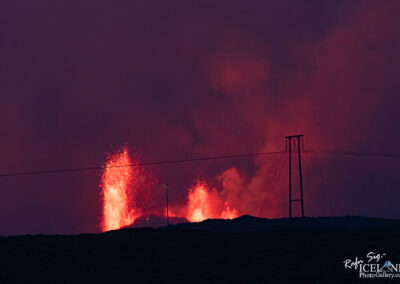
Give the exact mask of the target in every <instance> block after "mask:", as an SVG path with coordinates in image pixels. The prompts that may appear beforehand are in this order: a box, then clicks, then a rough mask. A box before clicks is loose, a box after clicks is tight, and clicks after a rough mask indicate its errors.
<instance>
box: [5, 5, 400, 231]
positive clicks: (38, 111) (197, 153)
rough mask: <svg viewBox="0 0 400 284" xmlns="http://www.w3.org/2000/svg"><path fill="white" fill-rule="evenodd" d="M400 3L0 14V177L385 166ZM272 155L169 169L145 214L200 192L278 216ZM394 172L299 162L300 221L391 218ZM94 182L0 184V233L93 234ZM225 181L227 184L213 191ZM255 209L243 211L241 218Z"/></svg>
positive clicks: (283, 193) (248, 166) (389, 161)
mask: <svg viewBox="0 0 400 284" xmlns="http://www.w3.org/2000/svg"><path fill="white" fill-rule="evenodd" d="M399 11H400V2H399V1H396V0H393V1H389V0H386V1H320V0H315V1H310V0H303V1H300V0H293V1H285V0H284V1H250V2H248V1H127V0H126V1H103V0H96V1H94V0H93V1H88V0H80V1H50V0H48V1H45V0H37V1H29V0H25V1H21V0H10V1H2V2H1V4H0V42H1V44H0V56H1V61H0V118H1V119H0V129H1V130H2V135H1V138H0V172H1V173H7V172H14V171H30V170H41V169H52V168H68V167H85V166H93V165H99V164H102V163H103V162H104V160H105V156H106V153H108V152H112V151H114V150H116V149H118V148H120V147H121V146H123V145H124V143H127V144H128V145H129V147H130V149H131V151H132V152H137V153H138V154H139V155H140V157H141V159H142V160H143V161H159V160H171V159H172V160H173V159H180V158H191V157H202V156H214V155H221V154H222V155H223V154H236V153H249V152H250V153H253V152H258V151H271V150H272V151H276V150H282V149H283V148H284V136H285V135H290V134H297V133H300V132H301V133H304V135H305V139H304V142H305V148H306V149H314V150H316V151H317V150H320V151H322V150H343V151H368V152H387V153H396V152H400V151H399V149H398V148H399V145H400V134H399V123H398V105H399V103H400V99H399V92H400V80H399V78H398V76H399V75H398V74H399V71H398V70H399V66H400V55H399V50H400V29H399V27H400V17H399ZM284 159H285V161H286V159H287V157H286V156H285V157H284ZM277 163H278V158H277V157H272V158H260V159H255V160H252V159H247V160H231V161H219V162H203V163H196V164H190V165H188V164H185V165H179V166H176V165H170V166H164V167H160V168H153V169H151V170H150V171H151V173H152V174H153V176H154V179H155V180H156V181H157V182H156V183H155V185H154V186H153V187H152V188H149V191H151V192H152V193H151V200H149V201H148V202H147V204H146V205H142V206H147V207H148V208H159V207H160V206H162V204H163V192H162V191H161V187H160V184H161V183H163V182H168V183H169V184H170V185H171V186H170V188H171V199H172V201H171V202H173V203H174V202H175V203H180V202H184V200H185V196H186V188H187V186H190V185H191V184H193V182H194V181H195V180H196V178H204V179H207V180H209V181H210V182H211V183H215V186H216V187H217V188H219V189H220V190H221V191H223V192H226V190H230V189H231V190H232V192H233V191H234V192H236V193H237V194H238V195H237V196H235V198H238V196H242V195H243V194H245V195H246V196H245V197H243V198H242V200H243V202H244V203H246V204H245V205H243V208H242V210H241V213H247V214H253V215H256V213H257V212H258V211H259V210H258V208H259V207H260V206H264V207H265V210H263V213H262V214H261V215H262V216H264V217H285V216H286V214H287V204H286V198H287V173H286V171H287V165H286V166H282V167H283V168H282V169H283V170H282V172H283V173H282V175H281V176H280V179H279V180H278V182H277V185H276V186H275V188H274V191H273V192H270V193H268V194H269V195H267V196H266V197H265V198H266V202H265V203H264V204H257V202H259V200H261V199H263V198H264V194H265V193H264V192H265V191H266V190H267V188H268V185H269V182H270V180H271V178H273V174H272V173H273V169H274V167H276V165H277ZM399 172H400V159H396V158H386V159H385V158H374V157H370V158H363V157H342V156H317V155H311V154H309V155H307V154H305V157H304V185H305V198H306V202H305V208H306V215H308V216H320V215H367V216H376V217H390V218H400V211H399V210H398V208H399V201H400V191H399V186H400V181H399ZM100 174H101V173H100V172H96V171H94V172H84V173H74V174H59V175H43V176H25V177H9V178H0V224H1V225H0V234H21V233H78V232H96V231H98V230H99V218H100V215H101V200H100V189H99V187H98V185H99V182H100V181H99V176H100ZM224 182H226V184H227V183H229V182H231V184H234V185H232V186H231V187H229V186H228V187H226V186H225V185H224ZM254 207H256V208H257V210H252V209H248V208H254Z"/></svg>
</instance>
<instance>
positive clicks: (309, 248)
mask: <svg viewBox="0 0 400 284" xmlns="http://www.w3.org/2000/svg"><path fill="white" fill-rule="evenodd" d="M399 237H400V221H398V220H386V219H374V218H366V217H320V218H303V219H301V218H292V219H274V220H271V219H263V218H256V217H251V216H242V217H239V218H237V219H234V220H205V221H203V222H200V223H180V224H175V225H171V226H168V227H167V226H164V227H160V228H124V229H121V230H115V231H109V232H106V233H100V234H81V235H24V236H11V237H0V255H1V258H0V265H1V268H2V269H1V273H0V283H7V282H29V283H32V282H37V281H41V282H53V283H54V282H57V283H59V282H60V281H61V279H62V281H61V282H62V283H64V282H69V283H70V282H91V283H92V282H94V283H118V282H120V281H121V282H122V281H124V282H134V283H355V282H362V281H361V280H360V279H359V278H358V275H357V272H356V271H353V270H346V269H344V265H343V261H344V260H345V259H347V258H355V257H357V256H358V257H362V256H364V255H365V254H366V253H367V252H369V251H375V252H380V253H386V254H387V255H388V256H391V257H390V260H391V261H392V262H393V263H396V262H400V261H399V260H398V259H396V258H398V255H400V247H399V246H398V239H399Z"/></svg>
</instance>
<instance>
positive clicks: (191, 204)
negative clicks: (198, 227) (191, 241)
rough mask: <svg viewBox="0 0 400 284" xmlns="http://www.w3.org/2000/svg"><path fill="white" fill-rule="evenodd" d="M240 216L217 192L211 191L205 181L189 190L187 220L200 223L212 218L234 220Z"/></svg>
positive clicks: (199, 182)
mask: <svg viewBox="0 0 400 284" xmlns="http://www.w3.org/2000/svg"><path fill="white" fill-rule="evenodd" d="M238 216H239V212H238V211H237V210H236V209H235V208H230V207H229V205H228V204H227V202H223V201H222V200H221V198H220V196H219V194H218V192H217V191H216V190H210V189H209V186H208V185H207V183H206V182H204V181H198V182H197V183H196V184H195V185H194V186H193V187H191V188H189V190H188V203H187V207H186V219H187V220H189V221H190V222H200V221H203V220H205V219H210V218H220V219H233V218H236V217H238Z"/></svg>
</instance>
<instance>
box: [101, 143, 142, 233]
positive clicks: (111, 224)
mask: <svg viewBox="0 0 400 284" xmlns="http://www.w3.org/2000/svg"><path fill="white" fill-rule="evenodd" d="M131 164H132V162H131V159H130V158H129V153H128V149H127V147H124V148H123V150H122V151H118V152H116V153H114V154H112V155H109V156H108V157H107V162H106V165H105V167H104V169H103V174H102V177H101V185H100V186H101V188H102V196H103V216H102V222H101V229H102V231H109V230H115V229H119V228H121V227H124V226H128V225H130V224H132V223H133V222H134V221H135V213H136V212H135V210H134V209H131V208H130V202H131V199H130V193H131V192H130V191H131V184H132V180H133V178H134V176H135V173H134V171H135V167H131V166H129V167H123V165H131Z"/></svg>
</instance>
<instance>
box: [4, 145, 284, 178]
mask: <svg viewBox="0 0 400 284" xmlns="http://www.w3.org/2000/svg"><path fill="white" fill-rule="evenodd" d="M281 153H284V151H276V152H260V153H252V154H237V155H225V156H214V157H203V158H194V159H183V160H169V161H158V162H146V163H135V164H129V165H116V166H108V167H105V166H93V167H83V168H68V169H54V170H40V171H28V172H14V173H4V174H0V177H11V176H26V175H45V174H58V173H71V172H81V171H92V170H100V169H106V168H122V167H136V166H156V165H168V164H181V163H189V162H200V161H209V160H222V159H236V158H247V157H255V156H264V155H273V154H281Z"/></svg>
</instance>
